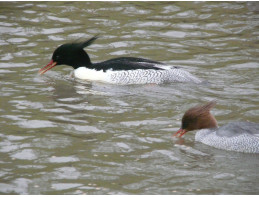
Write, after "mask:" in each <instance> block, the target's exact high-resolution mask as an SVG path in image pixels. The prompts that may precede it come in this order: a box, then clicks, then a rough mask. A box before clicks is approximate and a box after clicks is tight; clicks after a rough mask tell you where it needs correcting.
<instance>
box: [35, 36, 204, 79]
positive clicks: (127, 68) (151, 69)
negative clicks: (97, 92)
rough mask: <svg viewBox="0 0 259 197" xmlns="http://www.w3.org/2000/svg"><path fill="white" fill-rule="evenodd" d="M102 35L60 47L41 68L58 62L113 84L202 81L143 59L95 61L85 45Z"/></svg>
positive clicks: (78, 73) (80, 75)
mask: <svg viewBox="0 0 259 197" xmlns="http://www.w3.org/2000/svg"><path fill="white" fill-rule="evenodd" d="M97 38H98V37H97V36H94V37H92V38H91V39H89V40H87V41H84V42H78V43H68V44H63V45H61V46H59V47H58V48H57V49H56V50H55V51H54V53H53V55H52V59H51V61H50V62H49V64H47V65H46V66H45V67H43V68H42V69H40V70H39V74H43V73H45V72H47V71H48V70H50V69H51V68H53V67H55V66H57V65H62V64H63V65H68V66H72V67H73V68H74V76H75V77H76V78H79V79H83V80H94V81H102V82H108V83H112V84H146V83H155V84H160V83H166V82H192V83H200V82H201V80H200V79H198V78H197V77H195V76H193V75H191V74H190V73H189V72H187V71H184V70H182V69H180V68H178V67H174V66H167V65H165V64H163V63H160V62H157V61H152V60H148V59H143V58H134V57H119V58H114V59H110V60H107V61H104V62H99V63H92V62H91V60H90V58H89V56H88V54H87V53H86V52H85V51H84V48H85V47H87V46H90V45H91V44H92V43H93V42H94V41H95V40H96V39H97Z"/></svg>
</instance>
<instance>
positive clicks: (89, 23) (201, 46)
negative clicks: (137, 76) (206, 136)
mask: <svg viewBox="0 0 259 197" xmlns="http://www.w3.org/2000/svg"><path fill="white" fill-rule="evenodd" d="M258 7H259V5H258V2H0V101H1V108H0V193H1V194H258V193H259V182H258V180H259V175H258V169H259V155H256V154H243V153H235V152H228V151H224V150H218V149H215V148H212V147H209V146H206V145H203V144H201V143H198V142H195V141H194V135H195V132H192V133H188V134H187V135H186V136H185V138H184V139H182V140H173V139H172V138H171V135H172V134H173V133H174V132H176V131H177V129H178V128H179V127H180V119H181V117H182V115H183V113H184V112H185V110H187V109H188V108H190V107H192V106H195V105H197V104H202V103H206V102H207V101H210V100H214V99H216V100H217V102H218V104H217V106H216V107H215V109H213V114H214V115H215V116H216V118H217V120H218V123H219V125H223V124H226V123H228V122H231V121H239V120H240V121H241V120H242V121H245V120H248V121H253V122H257V123H258V122H259V119H258V115H259V108H258V104H259V102H258V96H259V95H258V87H259V78H258V74H259V72H258V70H259V69H258V68H259V55H258V54H259V12H258V10H259V8H258ZM97 34H99V35H100V38H99V39H98V40H97V41H96V42H95V43H94V44H93V45H91V46H90V47H88V48H87V49H86V51H87V52H88V54H89V55H90V58H91V59H92V61H93V62H99V61H103V60H108V59H110V58H114V57H119V56H131V57H142V58H148V59H152V60H156V61H161V62H164V63H167V64H170V65H177V66H181V67H182V68H183V69H185V70H187V71H189V72H191V73H193V74H194V75H196V76H198V77H199V78H202V79H204V80H207V81H208V82H209V83H208V84H203V85H194V84H164V85H134V86H116V85H109V84H102V83H96V82H84V81H80V80H76V79H74V78H71V76H70V73H71V71H72V69H71V68H70V67H66V66H60V67H56V68H54V69H52V70H51V71H48V72H47V73H46V74H45V75H44V76H39V75H37V71H38V70H39V69H40V68H41V67H43V66H45V65H46V64H47V63H48V62H49V60H50V58H51V56H52V53H53V51H54V50H55V48H56V47H57V46H59V45H61V44H63V43H66V42H71V41H74V40H77V39H82V40H84V39H89V38H90V37H92V36H94V35H97Z"/></svg>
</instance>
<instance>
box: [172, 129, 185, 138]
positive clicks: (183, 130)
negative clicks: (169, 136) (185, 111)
mask: <svg viewBox="0 0 259 197" xmlns="http://www.w3.org/2000/svg"><path fill="white" fill-rule="evenodd" d="M186 132H187V131H186V130H185V129H179V130H178V131H177V132H176V133H175V134H173V136H176V137H182V136H183V135H184V134H185V133H186ZM178 134H179V136H177V135H178Z"/></svg>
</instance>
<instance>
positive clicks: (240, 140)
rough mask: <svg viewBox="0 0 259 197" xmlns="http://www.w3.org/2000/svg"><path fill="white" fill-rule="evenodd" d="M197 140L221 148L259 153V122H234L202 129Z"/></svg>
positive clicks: (197, 134) (196, 136) (196, 137)
mask: <svg viewBox="0 0 259 197" xmlns="http://www.w3.org/2000/svg"><path fill="white" fill-rule="evenodd" d="M195 140H196V141H199V142H202V143H204V144H206V145H209V146H213V147H215V148H219V149H224V150H230V151H237V152H245V153H259V124H257V123H252V122H232V123H228V124H226V125H224V126H222V127H219V128H216V129H202V130H199V131H198V132H197V133H196V135H195Z"/></svg>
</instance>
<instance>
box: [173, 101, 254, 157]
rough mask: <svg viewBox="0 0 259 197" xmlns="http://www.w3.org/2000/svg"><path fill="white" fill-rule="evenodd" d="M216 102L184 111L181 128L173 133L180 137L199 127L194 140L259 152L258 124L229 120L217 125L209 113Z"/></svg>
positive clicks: (231, 148)
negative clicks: (226, 122) (219, 125)
mask: <svg viewBox="0 0 259 197" xmlns="http://www.w3.org/2000/svg"><path fill="white" fill-rule="evenodd" d="M215 104H216V102H215V101H211V102H209V103H207V104H205V105H203V106H196V107H193V108H191V109H189V110H188V111H186V112H185V114H184V116H183V118H182V125H181V128H180V129H179V130H178V131H177V132H176V133H175V134H174V135H173V136H177V135H178V134H179V136H177V137H181V136H183V135H184V134H185V133H187V132H189V131H193V130H197V129H200V130H199V131H197V133H196V135H195V140H196V141H198V142H202V143H204V144H206V145H209V146H212V147H215V148H219V149H225V150H229V151H237V152H244V153H259V124H257V123H253V122H231V123H228V124H226V125H224V126H222V127H218V124H217V121H216V119H215V117H214V116H213V115H212V114H211V113H210V110H211V108H213V107H214V106H215Z"/></svg>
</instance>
